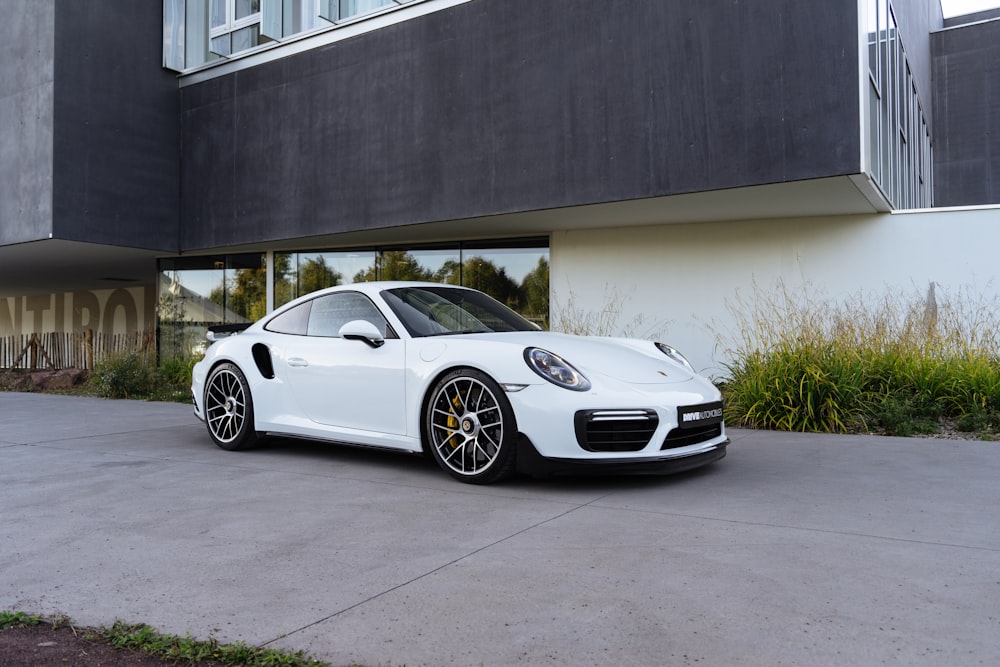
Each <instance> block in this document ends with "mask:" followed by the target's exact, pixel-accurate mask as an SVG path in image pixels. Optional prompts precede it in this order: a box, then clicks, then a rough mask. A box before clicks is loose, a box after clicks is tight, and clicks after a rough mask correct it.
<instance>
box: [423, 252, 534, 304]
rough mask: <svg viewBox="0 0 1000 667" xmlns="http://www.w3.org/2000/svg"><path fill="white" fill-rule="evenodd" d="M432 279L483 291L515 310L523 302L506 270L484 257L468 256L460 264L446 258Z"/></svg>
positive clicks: (517, 286) (518, 289) (516, 285)
mask: <svg viewBox="0 0 1000 667" xmlns="http://www.w3.org/2000/svg"><path fill="white" fill-rule="evenodd" d="M434 279H435V280H437V281H438V282H442V283H448V284H450V285H464V286H465V287H471V288H472V289H477V290H479V291H480V292H485V293H486V294H489V295H490V296H491V297H493V298H494V299H496V300H497V301H499V302H501V303H504V304H506V305H508V306H510V307H511V308H513V309H515V310H518V309H520V307H521V306H522V303H523V299H522V297H521V290H520V286H519V285H518V284H517V283H516V282H514V281H513V280H512V279H511V278H510V276H508V275H507V270H506V269H504V268H503V267H498V266H497V265H496V264H494V263H493V262H491V261H490V260H488V259H486V258H484V257H470V258H469V259H467V260H465V261H464V262H462V265H461V266H459V264H458V262H456V261H454V260H448V261H447V262H445V263H444V265H443V266H442V267H441V269H440V270H439V271H438V272H437V273H436V274H435V275H434Z"/></svg>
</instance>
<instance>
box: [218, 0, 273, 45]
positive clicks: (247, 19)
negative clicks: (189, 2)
mask: <svg viewBox="0 0 1000 667" xmlns="http://www.w3.org/2000/svg"><path fill="white" fill-rule="evenodd" d="M260 2H261V0H209V3H208V16H209V33H208V34H209V40H210V46H209V50H210V51H211V52H212V53H215V54H217V55H220V56H229V55H232V54H233V53H238V52H240V51H246V50H247V49H250V48H253V47H255V46H257V45H258V44H259V43H260Z"/></svg>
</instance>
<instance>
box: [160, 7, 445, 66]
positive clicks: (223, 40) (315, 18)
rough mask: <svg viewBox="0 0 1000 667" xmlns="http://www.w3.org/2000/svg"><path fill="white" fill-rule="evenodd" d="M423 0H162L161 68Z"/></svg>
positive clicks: (201, 60) (235, 52) (231, 53)
mask: <svg viewBox="0 0 1000 667" xmlns="http://www.w3.org/2000/svg"><path fill="white" fill-rule="evenodd" d="M425 1H426V0H163V66H164V67H166V68H168V69H172V70H176V71H178V72H184V71H187V70H191V69H194V68H197V67H201V66H202V65H205V64H208V63H211V62H213V61H217V60H222V59H227V58H232V57H238V56H241V55H244V54H245V53H249V52H252V51H253V50H254V49H256V48H257V47H259V46H262V45H265V44H267V43H269V42H280V41H283V40H285V39H289V38H294V37H298V36H300V35H304V34H307V33H311V32H317V31H322V30H324V29H334V28H336V27H337V26H340V25H342V24H344V23H351V22H354V21H357V20H361V19H365V18H368V17H369V16H375V15H379V14H382V13H384V12H387V11H391V10H393V9H398V8H400V7H402V6H405V5H410V4H416V3H419V2H425Z"/></svg>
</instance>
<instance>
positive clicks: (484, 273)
mask: <svg viewBox="0 0 1000 667" xmlns="http://www.w3.org/2000/svg"><path fill="white" fill-rule="evenodd" d="M448 282H453V281H452V280H449V281H448ZM455 284H458V283H455ZM461 284H462V285H464V286H465V287H471V288H473V289H477V290H479V291H480V292H485V293H486V294H489V295H490V296H492V297H493V298H494V299H496V300H497V301H500V302H501V303H504V304H506V305H508V306H510V307H511V308H513V309H514V310H516V311H518V312H519V313H521V314H522V315H524V316H525V317H526V318H528V319H529V320H531V321H532V322H534V323H535V324H538V325H539V326H541V327H542V328H543V329H548V327H549V249H548V248H463V250H462V274H461Z"/></svg>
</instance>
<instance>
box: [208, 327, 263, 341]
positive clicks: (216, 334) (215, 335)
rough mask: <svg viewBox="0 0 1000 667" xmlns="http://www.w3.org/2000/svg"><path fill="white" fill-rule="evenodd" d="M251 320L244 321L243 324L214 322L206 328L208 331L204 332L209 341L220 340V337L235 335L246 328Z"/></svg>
mask: <svg viewBox="0 0 1000 667" xmlns="http://www.w3.org/2000/svg"><path fill="white" fill-rule="evenodd" d="M251 324H253V322H245V323H243V324H216V325H215V326H211V327H209V328H208V333H207V334H205V338H207V339H208V340H209V341H211V342H213V343H214V342H215V341H217V340H221V339H222V338H228V337H229V336H235V335H236V334H238V333H240V332H241V331H244V330H246V329H247V328H248V327H249V326H250V325H251Z"/></svg>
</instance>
